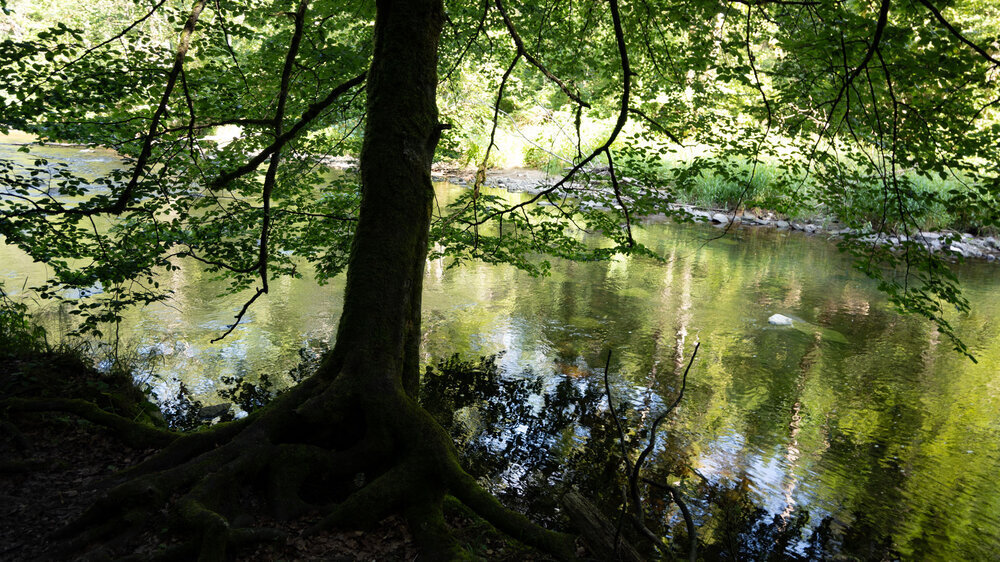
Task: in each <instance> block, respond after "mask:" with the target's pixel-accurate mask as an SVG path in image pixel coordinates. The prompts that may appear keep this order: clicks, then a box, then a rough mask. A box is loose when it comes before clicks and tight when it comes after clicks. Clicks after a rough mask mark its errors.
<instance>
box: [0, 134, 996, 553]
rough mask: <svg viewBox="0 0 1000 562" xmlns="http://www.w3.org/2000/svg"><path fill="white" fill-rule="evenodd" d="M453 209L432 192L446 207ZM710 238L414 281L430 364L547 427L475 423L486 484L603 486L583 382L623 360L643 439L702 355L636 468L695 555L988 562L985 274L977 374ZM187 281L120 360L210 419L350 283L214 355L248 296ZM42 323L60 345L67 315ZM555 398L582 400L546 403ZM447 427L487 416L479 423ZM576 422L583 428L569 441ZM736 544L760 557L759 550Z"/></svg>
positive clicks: (32, 275)
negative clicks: (646, 255) (188, 396)
mask: <svg viewBox="0 0 1000 562" xmlns="http://www.w3.org/2000/svg"><path fill="white" fill-rule="evenodd" d="M60 150H62V149H60ZM91 156H93V155H91V154H89V153H87V154H83V155H82V156H73V154H67V155H66V156H65V158H66V159H67V161H69V162H75V161H77V160H81V159H82V158H90V157H91ZM88 165H94V166H97V165H102V166H103V165H113V163H109V162H90V163H88ZM457 189H459V188H456V187H452V186H446V185H442V186H439V197H440V198H441V199H443V200H444V199H447V198H449V197H451V196H453V195H454V193H455V191H454V190H457ZM511 197H516V195H511ZM442 204H443V203H442ZM714 234H716V231H715V230H713V229H712V228H711V227H706V226H676V225H661V224H654V225H650V226H649V228H648V229H646V230H644V231H642V232H641V233H640V234H639V236H640V239H641V241H642V242H643V243H645V244H647V245H649V246H650V247H652V248H653V249H654V250H655V251H656V252H657V253H658V254H659V255H661V256H663V258H664V261H662V262H656V261H652V260H647V259H631V258H622V259H617V260H614V261H611V262H609V263H567V262H556V263H554V264H553V268H552V275H551V276H549V277H546V278H532V277H530V276H528V275H526V274H524V273H522V272H519V271H517V270H514V269H512V268H508V267H500V266H485V265H475V264H470V265H468V266H463V267H462V268H455V269H448V268H447V265H448V264H447V263H446V262H444V261H443V260H437V261H433V262H430V263H429V264H428V268H427V277H426V280H425V295H424V326H423V329H424V334H423V354H424V359H425V361H427V362H428V363H431V362H434V361H436V360H437V359H438V358H441V357H450V356H451V355H452V354H453V353H458V354H459V355H460V356H462V357H478V356H480V355H490V354H494V353H497V352H500V351H504V352H505V353H504V354H503V355H502V356H501V357H500V358H499V359H498V366H499V371H498V373H499V374H500V375H498V376H500V378H502V379H505V380H506V379H510V380H513V381H518V380H520V381H522V383H523V387H524V388H522V389H521V390H518V392H519V393H520V394H518V392H515V393H513V394H511V395H510V398H509V400H510V402H509V403H510V404H511V405H513V406H516V407H517V408H521V409H523V412H521V413H524V414H525V415H529V414H532V413H538V412H553V413H552V414H551V415H553V416H555V417H556V418H557V419H556V421H549V422H531V423H542V424H543V425H542V426H539V427H543V429H544V430H535V429H531V430H529V427H536V426H530V424H529V422H525V421H523V420H522V421H515V420H514V418H513V417H512V416H513V414H510V416H507V414H504V416H507V418H504V417H503V416H500V414H499V413H497V414H496V416H499V418H503V419H508V421H507V422H496V423H493V424H492V425H489V424H487V425H485V426H482V427H480V429H479V430H483V431H486V432H487V434H486V437H484V438H483V439H484V440H483V441H482V442H481V444H479V445H475V447H479V448H480V450H481V451H482V452H483V455H486V456H492V457H497V458H500V457H502V458H504V459H506V460H507V461H509V462H510V464H511V467H510V469H509V470H508V471H506V472H504V471H500V472H499V473H498V474H507V476H502V477H500V476H498V477H497V478H499V482H500V484H499V486H500V487H501V488H502V487H503V486H507V487H508V488H511V489H514V486H513V484H515V483H517V484H519V485H520V484H521V483H524V482H537V483H539V485H541V483H545V482H549V481H552V480H553V479H558V478H562V476H559V475H560V474H564V472H565V471H564V472H559V470H563V469H560V468H559V466H555V467H553V466H551V464H545V463H546V462H548V461H544V460H542V459H539V458H538V456H539V455H542V454H544V455H551V456H547V457H546V458H550V459H556V460H557V461H558V462H557V464H558V465H560V466H570V467H572V466H577V467H586V470H588V471H592V472H593V474H594V475H595V481H598V480H599V477H600V476H601V475H602V474H605V473H606V472H608V473H613V472H614V471H613V470H610V469H609V468H608V457H607V451H609V450H613V440H614V434H613V432H611V431H609V430H607V429H606V428H603V426H602V424H603V423H605V422H606V421H607V420H606V419H605V418H604V417H603V416H605V414H606V407H605V406H603V402H602V397H601V395H600V392H599V387H595V386H594V384H593V381H594V380H595V376H597V375H596V374H595V366H603V361H602V358H603V356H604V354H605V353H606V352H607V350H608V349H613V350H614V353H615V357H616V359H615V361H614V363H613V365H612V371H613V372H612V378H613V381H614V384H615V389H616V393H618V395H617V398H618V399H619V400H624V401H627V402H628V403H629V404H631V406H632V409H633V412H634V422H635V427H642V426H643V423H644V420H648V419H649V417H650V416H651V415H655V414H656V413H657V412H658V411H659V408H662V406H663V403H664V398H663V397H672V396H674V395H675V393H676V391H677V387H678V385H679V383H680V373H681V371H682V369H683V366H684V365H685V364H686V361H687V359H688V357H689V354H690V350H691V348H692V347H693V345H694V342H695V341H700V342H701V344H702V348H701V351H700V353H699V358H698V361H697V364H696V366H695V368H694V370H693V371H692V374H691V377H690V379H689V385H688V391H687V394H686V399H685V401H684V403H683V404H682V406H681V408H680V409H679V410H678V411H677V412H676V415H675V416H674V418H673V419H672V420H671V421H670V422H669V424H668V425H667V426H666V427H665V428H664V432H665V434H669V436H670V439H669V440H664V441H662V442H661V446H660V450H659V452H658V455H657V457H656V458H655V459H653V461H652V462H651V470H654V471H655V474H657V475H658V477H662V478H669V479H672V480H671V481H676V480H678V479H680V478H682V477H683V479H684V482H685V486H686V488H685V490H686V493H687V494H688V497H690V498H693V500H694V504H695V505H696V507H697V508H698V509H697V513H698V517H699V518H700V522H701V523H702V525H703V528H704V533H705V536H706V537H708V539H709V540H710V541H713V544H715V545H717V546H716V547H713V548H715V549H716V550H714V551H712V550H710V551H707V552H714V553H715V554H717V555H719V556H723V555H724V556H741V555H747V556H749V554H748V553H749V552H750V551H748V550H746V548H751V549H753V548H756V549H757V550H756V551H754V552H756V553H757V554H760V553H762V552H765V550H762V549H765V546H763V545H778V544H785V545H786V546H787V549H786V550H787V552H785V554H786V555H789V556H790V555H792V554H794V555H796V556H807V555H808V553H809V552H821V549H826V548H833V547H830V546H829V545H828V544H827V543H829V541H833V542H835V543H836V544H838V545H840V546H837V547H836V548H839V549H841V551H842V552H846V553H854V554H852V555H856V556H858V557H861V558H866V557H869V555H870V556H890V557H891V556H897V555H898V556H902V557H904V558H931V559H988V558H991V557H993V556H995V553H996V552H997V551H998V550H1000V493H998V491H997V488H996V484H995V474H996V473H997V472H998V471H1000V450H998V449H1000V436H998V434H997V431H998V428H1000V377H998V376H997V375H998V373H1000V324H998V323H997V320H996V319H997V318H998V317H1000V297H998V294H1000V291H998V288H1000V282H998V278H997V275H996V272H997V269H996V267H995V266H991V265H988V264H972V265H969V266H967V267H965V268H963V269H962V271H961V279H962V282H963V286H964V287H965V288H966V290H967V292H968V296H969V298H970V300H971V301H972V303H973V310H972V312H971V313H969V314H967V315H962V316H958V315H956V316H955V317H954V319H953V323H954V325H955V327H956V331H957V333H958V334H960V336H961V337H962V338H963V339H964V340H965V342H966V343H967V344H968V345H969V348H970V350H971V351H972V352H973V353H974V354H975V355H976V356H977V358H978V359H979V364H977V365H973V364H972V363H970V362H969V361H968V360H966V359H964V358H963V357H961V356H960V355H958V354H956V353H953V352H952V351H951V350H950V348H949V346H948V345H941V344H942V341H941V339H940V337H939V336H938V334H937V333H936V332H935V331H934V330H933V329H932V328H931V327H930V326H929V325H927V324H926V323H925V322H923V321H921V320H919V319H916V318H912V317H907V316H901V315H899V314H897V313H896V312H894V311H893V310H891V309H890V308H889V307H888V306H887V304H886V302H885V301H884V299H883V298H882V297H881V296H880V295H879V294H878V293H877V292H876V291H875V290H874V287H873V285H872V284H871V283H870V282H869V281H867V280H866V279H864V278H863V277H861V276H860V275H859V274H855V273H853V272H852V270H851V269H850V266H849V263H848V262H847V261H846V260H845V259H844V258H843V257H842V256H841V255H840V254H839V253H838V252H837V250H836V249H835V247H834V246H833V245H832V244H831V243H829V242H826V241H824V240H822V238H819V237H806V236H803V235H798V234H795V233H779V232H774V231H768V230H745V231H738V232H736V233H734V235H733V236H731V237H730V238H727V239H723V240H717V241H713V242H710V243H706V240H707V239H708V238H710V237H711V236H713V235H714ZM184 265H185V267H184V269H182V270H180V271H174V272H171V273H169V274H168V275H166V276H165V277H164V279H163V280H162V281H161V284H166V285H167V286H168V287H169V288H170V289H172V290H173V291H174V295H175V296H174V298H173V299H172V300H171V301H169V302H167V303H165V304H161V305H155V306H151V307H147V308H145V309H142V310H138V311H135V312H133V313H131V314H130V315H129V316H128V317H127V318H126V319H125V321H124V322H123V324H122V327H121V329H122V334H125V340H126V341H128V340H131V341H132V345H133V346H135V347H137V348H139V349H140V350H144V351H153V352H155V353H156V354H158V355H159V356H160V357H161V360H160V361H161V362H160V363H159V364H158V370H159V372H160V373H161V374H162V375H163V376H164V380H163V381H161V382H160V383H159V390H161V391H162V393H163V394H164V395H170V394H171V393H172V392H176V390H177V389H178V387H179V384H180V383H181V382H183V383H184V384H185V386H186V387H187V388H188V389H190V390H191V391H192V392H193V393H194V394H195V397H196V398H197V399H198V400H201V401H202V402H203V403H205V404H212V403H217V402H219V401H223V400H225V398H224V397H222V396H220V395H219V394H218V391H219V390H220V389H222V388H223V387H224V386H225V385H224V384H221V383H220V382H219V381H220V379H221V377H223V376H234V375H239V376H242V377H245V378H246V379H247V380H255V378H256V377H258V376H259V375H260V374H270V375H271V376H272V379H273V380H274V381H275V384H276V385H278V386H280V385H282V384H289V383H290V381H289V380H288V379H287V378H286V379H283V380H278V377H280V376H281V375H282V374H283V373H287V371H288V370H289V369H291V368H292V367H293V366H294V365H295V364H296V363H297V362H298V361H299V359H300V357H299V354H298V350H299V349H300V348H303V347H306V348H312V349H316V348H318V347H319V346H320V345H321V343H322V342H325V341H328V340H329V339H330V337H331V336H332V335H333V332H334V330H335V327H336V323H337V318H338V315H339V311H340V307H341V295H342V290H343V281H342V278H335V279H334V280H333V281H332V282H331V283H330V284H329V285H326V286H319V285H316V284H314V283H311V282H308V281H305V280H286V281H282V282H280V283H275V284H274V286H272V290H271V293H270V294H268V295H267V297H266V298H265V299H261V300H260V301H258V303H257V304H255V306H254V308H253V309H252V310H251V311H250V312H249V313H248V315H247V317H246V319H245V321H244V324H242V325H241V326H240V327H238V328H237V329H236V330H235V331H234V333H233V334H231V335H230V336H229V337H228V338H227V339H226V340H224V341H222V342H219V343H216V344H212V343H210V340H211V339H212V338H215V337H217V336H218V335H219V334H220V332H221V331H222V329H223V327H224V326H226V325H228V324H229V323H230V322H231V321H232V317H233V315H234V314H235V312H236V310H238V309H239V308H240V307H241V306H242V304H243V302H244V300H245V296H243V295H235V296H226V297H220V296H219V295H220V294H222V293H223V292H224V287H223V286H222V285H220V284H218V283H217V282H214V281H212V280H211V279H209V278H208V277H209V276H208V275H206V274H205V273H204V272H203V270H202V269H200V268H199V267H198V266H197V265H196V264H187V263H185V264H184ZM0 266H2V267H0V269H2V271H0V275H2V276H3V277H4V279H6V283H5V287H6V288H7V289H15V290H16V289H19V288H20V287H21V286H22V283H23V282H24V280H25V279H27V281H28V284H29V285H30V284H31V283H37V282H40V281H41V280H43V279H44V278H45V276H46V272H45V269H44V267H43V266H41V265H39V264H32V263H30V261H29V260H27V259H26V258H25V257H24V256H23V255H22V254H19V253H18V252H16V251H14V250H13V249H11V248H7V247H0ZM49 312H50V318H51V322H52V324H53V326H54V328H55V329H56V331H58V330H59V327H58V326H57V325H56V324H57V323H58V322H59V321H61V320H62V317H61V316H60V315H59V314H58V310H50V311H49ZM775 313H781V314H784V315H786V316H790V317H792V318H795V319H796V322H795V324H794V325H793V326H792V327H778V326H771V325H769V324H768V323H767V318H768V317H769V316H770V315H772V314H775ZM526 369H527V370H528V371H529V372H530V373H532V375H531V376H526V375H523V373H524V372H525V370H526ZM519 377H520V378H519ZM522 383H519V384H522ZM559 389H562V390H559ZM557 390H558V391H559V392H562V393H563V394H564V395H565V396H568V397H570V398H572V399H573V400H575V402H573V401H572V400H570V398H565V399H563V398H559V400H562V401H563V402H565V403H564V404H563V403H559V404H557V400H556V398H555V396H556V394H555V393H556V391H557ZM512 392H513V391H512ZM588 404H589V405H588ZM483 407H486V408H488V406H483ZM460 415H462V416H466V417H467V418H469V419H470V420H471V419H473V418H475V417H476V416H478V417H479V419H492V418H490V415H492V414H490V413H489V411H488V410H487V411H486V413H482V412H480V413H474V412H473V411H472V410H471V409H466V410H464V413H462V414H460ZM588 419H589V420H591V421H590V422H588V423H590V425H589V426H588V425H586V424H585V423H583V421H580V420H588ZM602 420H603V421H602ZM557 422H558V423H557ZM563 422H565V423H567V424H569V425H567V426H566V427H563V426H561V425H560V424H562V423H563ZM570 422H572V423H570ZM470 423H471V422H470ZM545 424H547V425H545ZM472 427H478V426H472ZM560 428H562V429H560ZM479 430H476V431H479ZM468 432H469V435H468V436H467V437H468V439H470V440H471V439H472V437H471V436H472V430H468ZM470 442H471V441H470ZM511 447H513V448H511ZM532 447H534V449H532ZM518 451H522V452H518ZM531 451H534V452H531ZM539 451H540V452H541V453H539ZM601 451H603V452H601ZM497 452H501V453H503V454H502V455H497V454H496V453H497ZM487 453H489V455H487ZM601 455H604V456H603V457H601ZM470 458H471V457H470ZM484 458H485V457H484ZM572 459H576V460H572ZM574 463H576V464H574ZM602 463H603V464H602ZM505 470H506V469H505ZM578 470H579V471H582V470H584V469H583V468H579V469H578ZM702 478H704V480H702ZM594 486H595V487H596V484H595V485H594ZM518 489H519V488H518ZM608 501H609V502H610V501H611V500H608ZM657 501H659V500H657ZM741 505H742V506H743V507H744V508H745V509H743V510H742V511H741V510H739V509H736V507H733V506H741ZM726 506H730V508H727V507H726ZM748 506H752V507H748ZM665 509H666V508H665ZM727 509H729V511H727ZM757 510H759V511H757ZM730 512H731V513H730ZM737 512H738V513H742V515H740V514H738V513H737ZM807 514H808V516H807ZM775 518H777V519H775ZM663 521H664V523H663V525H664V532H673V531H671V529H673V527H674V526H675V525H676V523H678V520H677V519H676V514H675V513H673V512H671V511H669V510H666V511H664V515H663ZM796 528H799V530H800V531H802V532H801V533H797V532H796V533H793V532H792V530H794V529H796ZM754 529H756V531H753V530H754ZM751 531H753V532H756V533H757V534H756V535H754V536H766V537H769V538H768V539H767V540H763V539H761V540H759V541H758V543H759V544H758V546H756V547H754V546H752V545H753V544H757V543H754V542H753V541H751V540H750V539H748V538H747V537H749V536H750V535H748V534H747V533H751ZM751 534H752V533H751ZM793 536H794V537H795V538H794V539H793V538H792V537H793ZM822 537H827V538H826V539H823V540H824V541H827V543H824V542H822V541H821V540H820V539H821V538H822ZM755 540H756V539H755ZM741 541H742V542H741ZM768 541H770V542H768ZM782 541H784V542H782ZM810 541H812V542H810ZM817 541H819V542H817ZM744 543H746V544H749V545H751V546H740V545H741V544H744ZM821 543H822V544H821ZM829 544H833V543H829ZM824 545H826V546H824ZM741 548H742V549H744V550H740V549H741ZM768 548H771V547H768ZM774 548H777V547H774ZM781 548H782V549H785V546H782V547H781ZM810 549H812V550H810ZM822 552H832V551H827V550H822ZM741 553H742V554H741ZM788 553H792V554H788ZM893 553H895V554H893ZM752 557H756V555H755V556H752Z"/></svg>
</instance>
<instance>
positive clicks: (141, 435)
mask: <svg viewBox="0 0 1000 562" xmlns="http://www.w3.org/2000/svg"><path fill="white" fill-rule="evenodd" d="M2 410H7V411H10V412H66V413H69V414H74V415H76V416H79V417H81V418H83V419H85V420H87V421H89V422H92V423H95V424H97V425H101V426H104V427H107V428H108V429H110V430H112V431H114V432H115V433H116V434H117V435H118V438H119V439H121V440H122V441H123V442H124V443H125V444H127V445H130V446H132V447H136V448H149V447H163V446H165V445H167V444H169V443H171V442H172V441H174V440H175V439H177V437H178V434H177V433H174V432H172V431H166V430H163V429H157V428H155V427H151V426H148V425H143V424H140V423H135V422H133V421H132V420H130V419H128V418H124V417H122V416H119V415H118V414H112V413H111V412H107V411H105V410H102V409H100V408H98V407H97V406H96V405H95V404H94V403H93V402H88V401H86V400H81V399H79V398H9V399H7V400H4V401H2V402H0V411H2Z"/></svg>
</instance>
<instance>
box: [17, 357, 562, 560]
mask: <svg viewBox="0 0 1000 562" xmlns="http://www.w3.org/2000/svg"><path fill="white" fill-rule="evenodd" d="M5 359H7V358H2V357H0V363H4V364H3V365H0V379H2V380H0V389H3V390H4V391H5V392H4V394H7V395H11V394H10V389H11V388H12V386H13V385H11V384H9V383H10V381H11V379H12V378H13V379H17V378H19V376H21V375H23V374H24V372H23V371H21V370H19V365H20V364H22V362H21V361H18V360H13V361H11V360H5ZM45 361H47V359H46V358H45V357H42V358H37V357H34V358H31V360H30V362H31V364H32V369H33V371H34V372H37V370H38V368H39V363H44V362H45ZM56 363H57V364H55V365H53V366H52V368H53V369H65V368H66V362H65V361H57V362H56ZM74 363H75V362H74ZM86 370H87V371H88V372H87V373H85V375H86V376H87V377H100V375H99V374H97V373H95V372H93V371H92V370H90V369H86ZM12 375H13V376H12ZM43 378H44V377H43ZM68 378H79V376H78V375H71V376H70V377H68ZM31 394H33V393H31ZM13 395H16V396H19V397H26V396H27V395H29V394H28V393H26V392H22V391H18V392H15V393H13ZM155 452H156V449H145V450H137V449H134V448H131V447H129V446H127V445H124V444H123V443H122V442H121V441H120V440H119V439H118V438H117V437H116V436H115V435H114V434H113V433H112V432H110V431H109V430H107V429H104V428H103V427H99V426H97V425H94V424H91V423H89V422H86V421H83V420H81V419H78V418H76V417H74V416H72V415H69V414H37V413H17V414H14V413H9V412H8V413H6V414H4V415H0V560H4V561H11V562H14V561H32V560H39V559H51V557H52V556H51V553H47V551H49V549H50V548H51V546H52V545H53V538H52V534H53V533H54V532H56V531H58V530H59V529H61V528H63V527H64V526H66V525H67V524H68V523H70V522H71V521H73V520H74V519H76V518H77V517H79V516H80V514H82V513H83V512H84V510H85V509H86V508H87V507H88V506H90V505H91V504H92V503H93V502H94V501H95V500H96V499H97V498H98V497H100V495H101V493H102V491H103V490H104V489H105V488H106V486H107V483H108V482H109V479H111V478H112V477H113V476H114V475H115V474H116V473H117V472H118V471H120V470H122V469H124V468H128V467H130V466H133V465H135V464H137V463H139V462H142V461H143V460H145V459H146V458H148V457H149V456H151V455H152V454H153V453H155ZM446 515H447V518H448V522H449V524H450V525H451V527H452V529H453V532H454V534H455V536H456V538H457V539H458V540H459V541H460V543H461V544H464V545H465V546H466V547H467V549H468V550H469V551H470V552H471V553H473V554H475V555H476V556H478V557H481V558H483V559H487V560H501V561H508V560H510V561H512V560H548V559H549V558H548V557H545V556H543V555H541V554H539V553H537V552H535V551H531V550H528V549H527V548H526V547H524V546H523V545H520V544H516V543H513V542H512V541H509V540H508V539H506V538H505V537H503V536H502V535H501V534H499V533H498V532H496V531H494V530H493V529H492V528H491V527H489V525H488V524H486V523H485V522H484V521H482V520H481V519H478V518H476V517H474V516H471V515H469V514H468V513H467V512H462V511H457V510H456V509H452V510H451V512H450V513H447V512H446ZM316 520H318V516H312V517H310V516H309V515H306V516H303V517H301V518H299V519H295V520H291V521H273V520H267V519H263V518H256V519H255V520H254V521H247V523H249V524H253V525H255V526H264V527H270V528H274V529H278V530H281V531H284V533H285V535H286V538H285V540H284V541H279V542H276V543H263V544H258V545H254V546H251V547H246V548H244V549H243V550H240V551H237V552H236V553H235V559H236V560H239V561H247V562H258V561H277V560H325V561H330V560H332V561H349V560H379V561H383V560H387V561H396V560H399V561H403V560H406V561H412V560H419V559H420V557H419V553H418V551H417V548H416V545H415V543H414V541H413V539H412V537H411V536H410V534H409V532H408V530H407V528H406V525H405V523H404V522H403V520H402V519H400V518H398V517H390V518H388V519H385V520H383V521H382V522H380V523H379V524H378V525H376V526H375V527H374V528H371V529H368V530H365V531H357V530H338V529H333V530H330V531H326V532H323V533H320V534H317V535H314V536H310V537H309V538H303V537H302V536H301V533H302V531H303V530H305V529H306V528H308V527H310V526H311V525H312V524H314V523H315V522H316ZM183 538H184V537H181V536H170V535H167V536H164V535H163V534H162V532H161V530H158V529H148V530H147V531H146V532H144V533H142V534H140V535H139V536H137V537H135V538H133V539H132V540H131V541H130V542H129V543H128V545H127V551H128V552H132V553H133V554H135V555H137V556H138V557H139V558H140V559H153V558H155V556H156V554H157V553H159V552H163V551H164V550H165V549H166V548H168V547H170V546H171V545H173V544H174V543H177V542H179V541H180V540H181V539H183ZM69 558H70V559H73V558H75V556H71V557H69Z"/></svg>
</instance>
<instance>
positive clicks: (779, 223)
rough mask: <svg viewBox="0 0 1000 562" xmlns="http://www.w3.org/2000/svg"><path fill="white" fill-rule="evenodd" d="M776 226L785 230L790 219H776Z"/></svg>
mask: <svg viewBox="0 0 1000 562" xmlns="http://www.w3.org/2000/svg"><path fill="white" fill-rule="evenodd" d="M774 226H776V227H778V228H779V229H781V230H785V229H786V228H788V221H775V222H774Z"/></svg>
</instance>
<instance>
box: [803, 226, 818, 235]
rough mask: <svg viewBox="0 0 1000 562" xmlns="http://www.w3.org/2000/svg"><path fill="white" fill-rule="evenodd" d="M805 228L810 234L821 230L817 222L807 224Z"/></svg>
mask: <svg viewBox="0 0 1000 562" xmlns="http://www.w3.org/2000/svg"><path fill="white" fill-rule="evenodd" d="M804 229H805V231H806V232H808V233H809V234H815V233H816V232H819V227H818V226H816V225H815V224H807V225H806V226H805V227H804Z"/></svg>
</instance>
